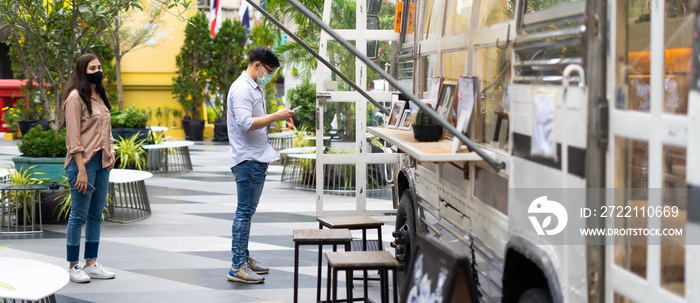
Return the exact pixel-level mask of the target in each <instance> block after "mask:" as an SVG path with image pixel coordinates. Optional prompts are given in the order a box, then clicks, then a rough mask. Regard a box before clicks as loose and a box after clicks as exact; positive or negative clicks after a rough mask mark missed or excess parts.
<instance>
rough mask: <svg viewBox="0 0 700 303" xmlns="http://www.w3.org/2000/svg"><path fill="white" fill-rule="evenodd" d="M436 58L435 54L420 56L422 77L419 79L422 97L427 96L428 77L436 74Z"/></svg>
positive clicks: (428, 87)
mask: <svg viewBox="0 0 700 303" xmlns="http://www.w3.org/2000/svg"><path fill="white" fill-rule="evenodd" d="M437 59H438V56H437V54H432V55H428V56H423V57H422V58H421V64H422V66H421V68H422V69H423V79H421V80H422V81H421V85H422V86H423V90H422V91H423V98H427V96H428V89H430V86H429V85H428V79H429V78H432V77H435V76H436V69H437Z"/></svg>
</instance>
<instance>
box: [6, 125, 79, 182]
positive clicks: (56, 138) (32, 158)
mask: <svg viewBox="0 0 700 303" xmlns="http://www.w3.org/2000/svg"><path fill="white" fill-rule="evenodd" d="M17 147H18V148H19V152H20V153H21V156H17V157H14V158H12V162H14V165H15V168H16V169H17V170H18V171H28V172H29V173H31V174H36V173H42V174H43V176H42V177H44V178H47V179H49V180H51V181H52V182H55V183H59V182H61V180H62V176H65V175H66V171H65V170H64V169H63V165H64V163H65V159H66V158H65V157H66V152H67V149H66V129H65V128H63V129H61V131H60V132H58V133H56V132H54V131H52V130H46V131H45V130H43V127H42V126H41V125H37V126H35V127H34V128H32V129H30V130H29V131H28V132H27V134H26V135H25V136H24V137H23V138H22V140H21V141H20V142H19V143H17Z"/></svg>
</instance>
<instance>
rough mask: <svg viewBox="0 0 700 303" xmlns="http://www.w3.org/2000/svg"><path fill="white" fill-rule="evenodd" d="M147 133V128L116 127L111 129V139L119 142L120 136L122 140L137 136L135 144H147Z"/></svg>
mask: <svg viewBox="0 0 700 303" xmlns="http://www.w3.org/2000/svg"><path fill="white" fill-rule="evenodd" d="M148 131H149V130H148V128H130V127H117V128H112V137H113V138H114V139H115V140H119V137H120V136H121V137H122V138H124V139H128V138H131V136H133V135H138V136H137V137H136V141H137V142H138V141H141V140H146V142H149V141H150V140H149V139H150V138H149V137H148Z"/></svg>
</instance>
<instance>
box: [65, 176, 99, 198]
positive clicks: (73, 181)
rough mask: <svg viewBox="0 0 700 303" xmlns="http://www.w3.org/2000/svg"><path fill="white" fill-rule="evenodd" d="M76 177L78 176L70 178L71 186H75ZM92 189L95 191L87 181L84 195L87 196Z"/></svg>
mask: <svg viewBox="0 0 700 303" xmlns="http://www.w3.org/2000/svg"><path fill="white" fill-rule="evenodd" d="M77 179H78V177H75V178H73V179H71V180H70V185H71V186H72V187H73V188H75V180H77ZM94 191H95V187H94V186H92V184H90V183H89V182H88V184H87V189H86V190H85V195H86V196H89V195H91V194H92V193H93V192H94Z"/></svg>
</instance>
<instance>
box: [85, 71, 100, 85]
mask: <svg viewBox="0 0 700 303" xmlns="http://www.w3.org/2000/svg"><path fill="white" fill-rule="evenodd" d="M85 76H86V77H87V80H88V82H90V83H92V84H95V85H97V84H100V83H102V72H94V73H92V74H86V75H85Z"/></svg>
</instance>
